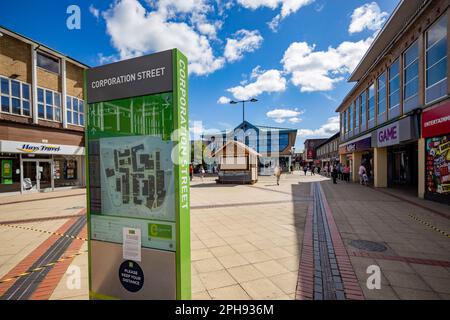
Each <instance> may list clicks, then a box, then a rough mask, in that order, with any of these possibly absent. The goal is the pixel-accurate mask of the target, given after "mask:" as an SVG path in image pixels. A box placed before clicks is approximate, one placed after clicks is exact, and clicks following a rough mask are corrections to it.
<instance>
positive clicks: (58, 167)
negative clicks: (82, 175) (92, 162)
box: [54, 157, 79, 187]
mask: <svg viewBox="0 0 450 320" xmlns="http://www.w3.org/2000/svg"><path fill="white" fill-rule="evenodd" d="M77 165H78V161H77V159H76V158H73V157H66V158H65V157H55V158H54V174H55V175H54V182H55V187H70V186H76V185H78V183H79V182H78V170H77Z"/></svg>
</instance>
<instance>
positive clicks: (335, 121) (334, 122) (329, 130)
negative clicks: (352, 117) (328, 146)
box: [297, 116, 339, 138]
mask: <svg viewBox="0 0 450 320" xmlns="http://www.w3.org/2000/svg"><path fill="white" fill-rule="evenodd" d="M338 131H339V116H335V117H331V118H328V120H327V122H326V123H325V124H323V125H322V126H321V127H320V128H318V129H314V130H312V129H299V130H298V131H297V135H298V136H299V137H302V138H305V137H309V138H324V137H330V136H332V135H333V134H335V133H336V132H338Z"/></svg>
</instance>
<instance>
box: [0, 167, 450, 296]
mask: <svg viewBox="0 0 450 320" xmlns="http://www.w3.org/2000/svg"><path fill="white" fill-rule="evenodd" d="M0 212H1V216H0V296H1V299H88V284H87V281H88V280H87V278H88V277H87V254H86V250H87V245H86V241H85V240H84V239H85V238H86V225H85V223H86V222H85V221H86V220H85V192H84V190H82V189H78V190H71V191H59V192H54V193H51V194H37V195H28V196H21V197H8V198H6V197H2V198H0ZM449 233H450V209H449V207H448V206H445V205H441V204H436V203H434V202H429V201H425V200H420V199H418V198H415V197H413V196H409V195H408V194H404V193H403V192H400V191H393V190H389V192H388V191H387V190H375V189H373V188H370V187H365V186H361V185H358V184H353V183H345V182H341V181H338V184H337V185H333V184H332V183H331V182H330V180H329V179H328V178H326V177H323V176H319V175H315V176H310V175H308V176H306V177H305V176H304V175H303V173H301V174H299V173H294V174H283V175H282V177H281V183H280V186H277V185H276V181H275V177H260V178H259V181H258V183H256V184H254V185H221V184H216V183H215V181H214V179H213V178H204V179H203V181H202V180H201V179H200V178H197V177H196V178H194V181H193V182H192V184H191V252H192V298H193V299H232V300H238V299H243V300H248V299H285V300H294V299H297V300H301V299H306V300H310V299H318V300H320V299H331V300H335V299H336V300H342V299H358V300H359V299H450V235H449ZM74 267H79V269H77V268H74ZM377 268H379V271H380V274H379V280H380V287H379V288H377V278H376V276H377V272H376V271H377ZM368 269H369V270H368ZM73 270H80V271H81V274H80V275H79V276H80V279H81V283H79V284H80V285H79V286H76V285H75V286H74V285H73V284H74V282H73V277H72V275H73V272H74V271H73ZM374 270H375V271H374ZM368 271H369V273H368ZM374 272H375V273H374ZM368 279H369V281H368ZM368 282H369V283H368ZM374 287H375V288H374Z"/></svg>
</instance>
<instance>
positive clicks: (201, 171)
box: [200, 166, 205, 182]
mask: <svg viewBox="0 0 450 320" xmlns="http://www.w3.org/2000/svg"><path fill="white" fill-rule="evenodd" d="M204 177H205V168H203V166H201V167H200V178H202V182H203V178H204Z"/></svg>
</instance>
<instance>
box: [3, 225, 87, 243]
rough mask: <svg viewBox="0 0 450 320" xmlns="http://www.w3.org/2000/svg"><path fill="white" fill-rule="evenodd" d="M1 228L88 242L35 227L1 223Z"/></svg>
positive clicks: (84, 239)
mask: <svg viewBox="0 0 450 320" xmlns="http://www.w3.org/2000/svg"><path fill="white" fill-rule="evenodd" d="M0 227H8V228H12V229H22V230H27V231H36V232H41V233H48V234H50V235H55V236H59V237H61V238H69V239H78V240H83V241H88V239H86V238H81V237H77V236H71V235H68V234H64V233H60V232H52V231H48V230H42V229H36V228H34V227H23V226H18V225H13V224H3V223H0Z"/></svg>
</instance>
